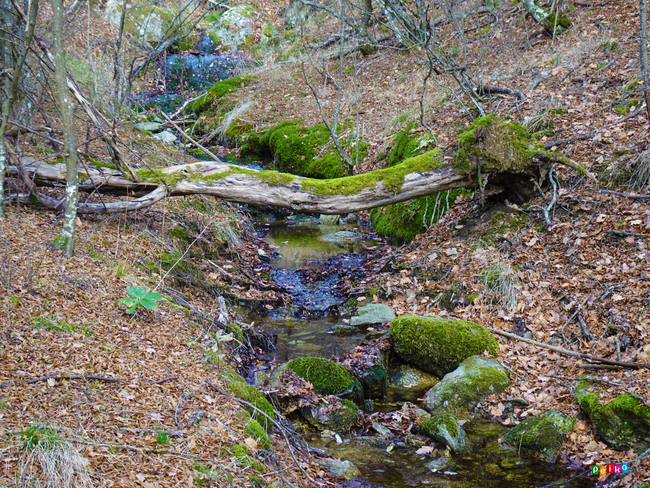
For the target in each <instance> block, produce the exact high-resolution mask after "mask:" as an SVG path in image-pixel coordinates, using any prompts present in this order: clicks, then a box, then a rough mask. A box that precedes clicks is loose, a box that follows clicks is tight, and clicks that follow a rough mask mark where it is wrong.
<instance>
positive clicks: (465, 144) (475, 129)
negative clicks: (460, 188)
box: [453, 114, 547, 178]
mask: <svg viewBox="0 0 650 488" xmlns="http://www.w3.org/2000/svg"><path fill="white" fill-rule="evenodd" d="M456 144H457V147H456V154H455V155H454V163H453V164H454V166H455V167H456V169H458V170H459V171H460V172H461V173H476V171H477V168H478V167H479V165H480V169H481V173H482V174H483V175H485V174H486V173H508V174H510V175H512V174H521V175H522V177H524V178H525V177H530V176H534V167H533V166H531V165H530V161H531V158H532V157H533V156H536V155H538V154H545V153H547V151H546V150H545V149H544V146H543V145H542V144H541V143H540V142H538V141H537V140H536V139H535V138H534V137H533V135H532V134H530V133H529V132H528V131H527V130H526V128H525V127H524V126H522V125H521V124H519V123H518V122H515V121H513V120H503V119H500V118H499V117H498V116H496V115H494V114H491V115H486V116H485V117H480V118H478V119H476V120H475V121H474V122H473V123H472V124H471V125H470V126H469V128H468V129H467V130H466V131H465V132H463V133H462V134H460V135H459V136H458V139H457V142H456Z"/></svg>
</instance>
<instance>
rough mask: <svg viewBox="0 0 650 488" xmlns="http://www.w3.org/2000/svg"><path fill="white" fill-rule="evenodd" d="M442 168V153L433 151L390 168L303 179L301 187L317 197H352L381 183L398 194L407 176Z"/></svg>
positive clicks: (443, 164) (437, 150) (436, 150)
mask: <svg viewBox="0 0 650 488" xmlns="http://www.w3.org/2000/svg"><path fill="white" fill-rule="evenodd" d="M444 166H445V163H444V162H443V161H442V151H441V150H440V149H434V150H433V151H429V152H426V153H424V154H422V155H420V156H416V157H413V158H409V159H407V160H406V161H404V162H403V163H401V164H398V165H397V166H394V167H392V168H385V169H379V170H376V171H372V172H370V173H365V174H361V175H354V176H346V177H345V178H337V179H335V180H329V181H325V180H315V179H311V178H305V179H304V180H302V182H301V186H302V189H303V190H305V191H311V192H313V193H317V194H319V195H354V194H356V193H359V191H361V190H362V189H364V188H375V186H376V185H377V183H382V184H383V185H384V186H385V187H386V188H387V189H388V190H389V191H392V192H398V191H399V190H400V189H401V188H402V184H403V183H404V177H405V176H406V175H407V174H410V173H426V172H428V171H432V170H434V169H438V168H443V167H444Z"/></svg>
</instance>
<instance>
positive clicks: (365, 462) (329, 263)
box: [250, 217, 594, 488]
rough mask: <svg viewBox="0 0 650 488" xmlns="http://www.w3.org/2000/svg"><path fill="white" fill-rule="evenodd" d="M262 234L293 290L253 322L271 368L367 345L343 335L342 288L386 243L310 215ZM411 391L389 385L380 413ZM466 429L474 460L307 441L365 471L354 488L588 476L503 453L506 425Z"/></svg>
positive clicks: (582, 481)
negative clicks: (266, 336)
mask: <svg viewBox="0 0 650 488" xmlns="http://www.w3.org/2000/svg"><path fill="white" fill-rule="evenodd" d="M258 232H259V233H260V234H262V235H263V236H264V239H265V240H266V242H267V243H268V244H269V245H270V246H271V247H273V248H274V249H275V250H276V251H277V253H278V255H277V257H274V258H272V259H271V264H272V265H273V270H272V272H271V276H272V277H273V279H274V280H275V282H276V283H277V284H278V285H281V286H283V287H285V288H286V289H288V290H291V295H292V297H293V301H292V303H291V304H290V305H289V306H286V307H283V308H281V309H276V310H273V311H272V312H271V313H269V314H267V315H265V316H259V315H258V316H254V317H250V320H251V321H254V322H255V323H256V324H258V325H259V327H260V328H261V329H262V330H264V331H265V332H269V333H271V334H273V335H274V336H275V337H277V342H276V349H275V350H274V351H271V352H270V353H269V354H270V357H269V358H268V359H269V362H270V366H271V367H273V366H276V365H278V364H281V363H285V362H287V361H289V360H290V359H293V358H296V357H300V356H320V357H325V358H330V357H332V356H338V355H340V354H342V353H344V352H346V351H348V350H350V349H352V348H354V347H355V346H357V345H359V344H360V343H361V342H363V341H364V340H366V338H367V337H366V336H367V334H368V331H367V330H363V329H362V330H357V331H352V332H351V333H349V334H341V333H339V328H340V327H343V328H345V327H346V326H347V323H348V320H346V319H345V318H342V317H341V316H339V314H338V307H339V306H341V305H342V303H343V302H344V301H345V300H346V299H347V298H348V297H346V296H339V294H338V293H337V287H336V283H337V281H338V280H339V279H340V278H341V277H342V276H343V273H346V274H351V275H352V277H353V279H354V278H355V271H356V270H358V269H359V268H360V267H361V266H362V263H363V262H364V261H367V260H368V255H369V254H370V253H372V252H373V250H376V249H378V248H381V247H382V246H385V245H386V244H385V243H383V242H381V240H380V239H379V238H378V237H377V236H374V235H373V234H371V231H370V229H368V228H366V227H363V226H359V225H357V224H356V223H353V224H344V225H342V224H332V223H328V224H319V223H318V222H314V220H313V219H310V218H307V217H305V218H303V219H300V218H298V219H295V220H291V221H276V222H269V223H266V224H258ZM314 277H316V279H315V280H314ZM252 376H254V375H252ZM409 393H410V394H408V395H404V394H403V391H402V392H400V391H399V390H398V389H395V388H393V389H391V388H390V387H389V392H388V398H386V399H385V400H384V401H382V402H376V403H375V404H374V406H373V411H381V412H391V411H393V412H396V411H398V410H399V409H400V408H401V405H402V404H403V402H404V401H407V400H408V401H411V402H414V403H416V402H417V399H418V398H421V397H422V396H423V392H409ZM463 428H464V429H465V431H466V432H467V435H468V437H469V439H470V441H471V443H472V446H473V449H472V450H471V454H470V455H464V456H451V455H449V457H446V455H444V454H443V455H441V456H433V457H432V456H427V455H422V454H418V453H417V452H416V451H417V447H413V446H409V445H406V444H405V443H404V442H391V441H390V440H385V439H383V438H381V437H372V436H357V435H355V434H354V433H352V434H345V435H339V436H337V437H331V436H329V435H323V434H321V433H316V432H314V433H309V434H306V435H305V440H306V441H307V442H308V443H309V444H310V445H312V446H313V447H317V448H320V449H323V450H325V451H326V452H327V453H328V454H329V455H331V456H332V457H334V458H338V459H342V460H349V461H351V462H353V463H354V464H355V465H356V466H357V467H358V468H359V470H360V471H361V473H362V476H360V477H357V478H355V479H353V480H351V481H343V482H342V483H341V484H340V486H344V487H349V488H380V487H386V488H389V487H390V488H405V487H417V486H434V487H453V488H464V487H476V486H481V487H492V486H494V487H497V486H498V487H500V488H505V487H529V486H530V487H532V486H540V487H541V486H546V485H549V484H551V483H556V482H561V481H563V480H569V479H571V478H573V477H575V476H577V475H579V474H580V473H581V471H580V470H575V469H570V468H567V467H565V466H562V465H561V464H550V463H543V462H539V461H536V460H535V459H532V458H530V457H524V456H520V455H519V454H518V453H517V452H516V451H515V450H513V449H510V448H506V447H503V446H502V445H501V444H499V442H498V439H499V438H500V437H502V436H503V434H504V433H505V432H506V431H507V427H504V426H502V425H500V424H495V423H491V422H488V421H485V420H472V421H469V422H468V423H466V424H465V425H464V426H463ZM443 453H444V451H443ZM447 453H448V451H447ZM561 486H565V487H588V486H594V481H593V480H591V479H589V478H586V477H580V478H577V479H575V480H573V481H568V482H563V483H561Z"/></svg>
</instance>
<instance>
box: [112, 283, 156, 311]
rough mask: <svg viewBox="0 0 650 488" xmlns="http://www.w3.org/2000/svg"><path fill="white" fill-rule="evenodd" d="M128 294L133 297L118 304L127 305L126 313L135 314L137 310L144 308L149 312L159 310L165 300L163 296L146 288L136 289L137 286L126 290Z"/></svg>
mask: <svg viewBox="0 0 650 488" xmlns="http://www.w3.org/2000/svg"><path fill="white" fill-rule="evenodd" d="M126 292H127V293H128V294H129V295H131V296H130V297H128V298H123V299H122V300H119V301H118V302H117V303H118V304H120V305H126V306H127V307H128V308H127V309H126V313H133V312H134V311H135V309H136V308H139V307H142V308H146V309H149V310H158V303H157V302H159V301H160V300H162V299H163V297H162V296H161V295H159V294H158V293H156V292H153V291H147V287H146V286H141V287H140V288H136V287H135V286H129V287H128V288H127V289H126Z"/></svg>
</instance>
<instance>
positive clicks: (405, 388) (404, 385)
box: [388, 364, 440, 399]
mask: <svg viewBox="0 0 650 488" xmlns="http://www.w3.org/2000/svg"><path fill="white" fill-rule="evenodd" d="M388 380H389V387H390V389H391V393H392V394H393V396H399V397H400V398H402V397H404V398H405V399H406V398H409V397H413V396H415V398H418V397H419V398H421V397H422V395H423V394H424V393H425V392H427V391H428V390H429V389H431V387H432V386H433V385H435V384H436V383H438V381H440V378H438V377H436V376H434V375H432V374H430V373H426V372H424V371H421V370H419V369H417V368H414V367H413V366H409V365H408V364H400V365H398V366H393V367H391V368H390V371H389V373H388Z"/></svg>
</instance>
